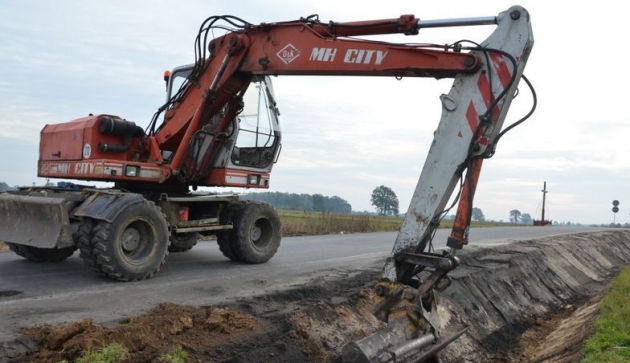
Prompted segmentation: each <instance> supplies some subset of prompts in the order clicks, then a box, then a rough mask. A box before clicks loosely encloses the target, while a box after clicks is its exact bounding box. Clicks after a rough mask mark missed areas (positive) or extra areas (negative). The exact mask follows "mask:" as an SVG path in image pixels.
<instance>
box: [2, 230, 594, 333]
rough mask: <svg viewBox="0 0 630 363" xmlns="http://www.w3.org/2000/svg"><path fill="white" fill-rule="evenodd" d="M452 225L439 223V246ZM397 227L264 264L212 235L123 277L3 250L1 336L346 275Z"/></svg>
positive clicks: (371, 263) (483, 238)
mask: <svg viewBox="0 0 630 363" xmlns="http://www.w3.org/2000/svg"><path fill="white" fill-rule="evenodd" d="M601 229H602V228H561V227H501V228H480V229H475V230H473V231H471V234H470V244H471V245H474V244H478V245H481V244H484V245H487V244H497V243H509V242H512V241H516V240H523V239H532V238H538V237H545V236H551V235H558V234H567V233H578V232H585V231H592V230H601ZM449 232H450V230H447V229H440V230H438V232H437V234H436V237H435V239H434V244H435V246H436V248H437V249H440V248H441V247H444V246H445V242H446V237H447V236H448V233H449ZM395 238H396V233H395V232H383V233H367V234H348V235H329V236H312V237H311V236H309V237H291V238H284V239H283V241H282V245H281V247H280V250H279V251H278V253H277V254H276V256H274V258H273V259H272V260H271V261H269V262H268V263H266V264H263V265H248V264H241V263H234V262H231V261H229V260H227V259H226V258H225V257H223V255H222V254H221V252H220V251H219V248H218V247H217V245H216V243H214V242H207V243H200V244H198V245H197V246H196V247H195V248H194V249H193V250H192V251H189V252H185V253H175V254H171V255H169V256H168V259H167V261H166V264H165V266H164V267H163V269H162V270H161V271H160V273H158V274H157V275H156V276H155V277H154V278H152V279H150V280H147V281H140V282H130V283H122V282H116V281H112V280H109V279H107V278H104V277H101V276H98V275H96V274H95V273H93V272H91V271H90V270H89V269H88V268H87V267H85V266H84V265H83V261H81V259H80V258H79V257H78V253H75V255H74V256H72V257H71V258H69V259H68V260H66V261H64V262H61V263H53V264H50V263H46V264H41V263H33V262H30V261H27V260H24V259H22V258H20V257H18V256H16V255H15V254H13V253H10V252H8V253H0V342H2V341H7V340H11V339H13V334H14V331H15V329H16V328H18V327H23V326H32V325H39V324H43V323H50V324H57V323H62V322H70V321H78V320H81V319H84V318H93V319H94V320H95V321H96V322H99V323H107V322H115V321H120V320H121V319H124V318H127V317H131V316H135V315H138V314H140V313H142V312H144V311H146V310H148V309H150V308H152V307H154V306H155V305H157V304H159V303H161V302H173V303H179V304H187V305H195V306H202V305H212V304H220V303H225V302H228V301H230V300H233V299H235V298H239V297H245V296H252V295H256V294H262V293H267V292H272V291H276V290H281V289H286V288H289V287H292V286H298V285H303V284H308V283H309V282H313V281H315V280H317V281H320V280H321V279H322V278H323V279H333V278H339V277H343V276H346V275H347V274H348V273H349V272H351V271H356V270H358V269H379V268H380V267H381V266H382V264H383V262H384V259H385V258H386V257H387V255H388V254H389V252H390V251H391V248H392V245H393V243H394V240H395Z"/></svg>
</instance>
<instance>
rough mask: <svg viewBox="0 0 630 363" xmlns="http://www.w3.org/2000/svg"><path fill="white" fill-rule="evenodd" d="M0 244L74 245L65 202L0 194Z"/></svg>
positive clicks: (42, 197) (57, 246)
mask: <svg viewBox="0 0 630 363" xmlns="http://www.w3.org/2000/svg"><path fill="white" fill-rule="evenodd" d="M0 216H2V217H1V218H0V240H1V241H4V242H12V243H17V244H22V245H27V246H33V247H39V248H63V247H70V246H72V245H73V243H74V242H73V241H72V233H71V231H70V220H69V218H68V210H67V208H66V200H65V199H62V198H50V197H44V196H27V195H17V194H10V193H0Z"/></svg>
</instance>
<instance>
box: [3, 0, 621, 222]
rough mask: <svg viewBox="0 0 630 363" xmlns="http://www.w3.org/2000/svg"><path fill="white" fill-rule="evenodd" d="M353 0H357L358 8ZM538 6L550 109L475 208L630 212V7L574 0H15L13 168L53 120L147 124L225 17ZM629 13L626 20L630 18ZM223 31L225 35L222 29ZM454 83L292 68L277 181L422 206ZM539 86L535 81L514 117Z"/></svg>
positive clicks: (10, 59) (7, 138) (595, 218)
mask: <svg viewBox="0 0 630 363" xmlns="http://www.w3.org/2000/svg"><path fill="white" fill-rule="evenodd" d="M346 4H347V5H346ZM514 4H519V5H522V6H524V7H525V8H526V9H527V10H528V11H529V12H530V15H531V19H532V27H533V32H534V38H535V45H534V49H533V51H532V54H531V56H530V60H529V63H528V65H527V67H526V69H525V74H526V75H527V77H528V78H529V79H530V80H531V81H532V83H533V84H534V87H535V89H536V92H537V94H538V99H539V104H538V109H537V111H536V113H535V114H534V115H533V116H532V118H530V120H529V121H527V122H526V123H524V124H523V125H521V126H519V127H517V128H516V129H514V130H513V131H512V132H510V133H508V134H507V135H506V136H505V137H504V138H503V139H502V140H501V143H500V145H499V148H498V150H497V154H496V155H495V156H494V157H493V158H492V159H490V160H487V161H486V162H485V163H484V169H483V171H482V174H481V179H480V183H479V187H478V192H477V197H476V199H475V206H476V207H479V208H481V209H482V211H483V212H484V214H485V216H486V218H487V219H494V220H507V219H508V218H509V212H510V210H512V209H518V210H520V211H521V212H522V213H529V214H530V215H532V217H534V218H539V217H540V212H541V201H542V193H541V192H540V190H541V189H542V185H543V182H544V181H547V188H548V190H549V194H548V199H547V200H548V205H547V211H546V216H547V217H548V218H550V219H553V220H557V221H571V222H581V223H610V222H612V221H613V213H612V211H611V208H612V201H613V200H614V199H617V200H619V201H620V202H621V204H620V206H619V207H620V212H619V213H617V216H616V221H617V222H621V223H625V222H629V221H630V190H629V187H628V186H629V185H630V159H629V157H630V153H629V151H630V142H629V141H628V138H629V137H630V122H629V121H630V120H629V118H630V117H629V116H628V110H626V109H625V108H624V107H625V105H626V102H628V101H627V97H628V91H627V87H628V85H629V84H630V83H629V82H628V81H629V80H630V77H629V76H628V71H627V65H626V63H623V62H624V61H623V59H625V57H624V56H622V55H621V54H623V52H624V50H623V49H624V47H625V46H626V44H625V36H626V35H627V34H628V33H629V31H630V26H629V25H628V21H627V14H628V13H629V10H630V5H628V3H625V2H622V1H612V0H601V1H598V2H597V3H596V4H597V5H596V6H595V5H593V4H592V3H591V4H590V5H589V6H586V4H585V3H576V2H570V1H540V0H535V1H534V0H522V1H520V2H518V3H517V2H513V1H500V0H495V1H492V0H488V1H470V0H465V1H459V0H458V1H454V0H451V1H430V2H429V1H418V0H416V1H371V0H363V1H360V2H359V1H351V2H350V1H348V2H341V1H338V0H337V1H328V0H314V1H289V0H286V1H281V0H273V1H213V0H205V1H156V0H153V1H135V0H124V1H117V0H109V1H86V0H76V1H70V0H64V1H58V2H57V1H43V0H41V1H24V0H4V1H2V5H1V12H2V15H3V16H2V18H3V21H2V22H0V67H1V69H2V76H1V77H0V151H1V152H2V155H1V156H0V181H4V182H6V183H8V184H9V185H30V184H31V183H33V182H36V183H38V184H42V183H43V182H45V180H43V179H37V177H36V166H37V156H38V142H39V132H40V130H41V128H42V127H43V126H44V125H45V124H47V123H59V122H64V121H70V120H72V119H75V118H78V117H83V116H86V115H87V114H89V113H94V114H99V113H109V114H115V115H119V116H121V117H124V118H126V119H128V120H133V121H135V122H136V123H137V124H139V125H141V126H143V127H144V126H146V125H147V124H148V122H149V120H150V118H151V116H152V115H153V113H154V112H155V110H156V109H157V107H159V106H160V105H161V104H162V103H163V101H164V97H165V93H164V82H163V79H162V73H163V71H164V70H166V69H171V68H173V67H175V66H178V65H182V64H188V63H191V62H192V61H193V60H194V52H193V42H194V38H195V36H196V34H197V31H198V29H199V25H200V24H201V22H202V21H203V20H204V19H205V18H207V17H208V16H211V15H235V16H238V17H241V18H243V19H245V20H247V21H249V22H251V23H261V22H275V21H284V20H294V19H297V18H299V17H305V16H308V15H311V14H319V16H320V19H321V20H323V21H328V20H334V21H355V20H370V19H382V18H394V17H398V16H399V15H402V14H414V15H415V16H416V17H419V18H421V19H426V20H429V19H443V18H458V17H476V16H494V15H497V14H498V13H499V12H501V11H504V10H506V9H508V8H509V7H510V6H511V5H514ZM624 24H625V25H624ZM493 30H494V27H493V26H484V27H474V28H471V27H466V28H452V29H442V30H431V29H427V30H422V31H421V32H420V35H419V36H416V37H403V36H390V37H386V38H379V39H387V40H391V41H396V42H402V41H407V42H416V43H419V42H432V43H440V44H442V43H453V42H454V41H457V40H460V39H471V40H475V41H479V42H481V41H483V40H484V39H485V38H486V37H487V36H488V35H489V34H490V33H491V32H492V31H493ZM217 35H221V34H217ZM450 85H451V81H450V80H441V81H436V80H433V79H411V78H409V79H404V80H402V81H397V80H395V79H390V78H382V79H381V78H347V77H279V78H275V79H274V89H275V91H276V97H277V101H278V106H279V108H280V111H281V123H282V128H283V148H282V154H281V156H280V160H279V162H278V164H277V165H276V166H275V168H274V171H273V173H272V178H271V185H272V187H271V191H280V192H290V193H321V194H324V195H329V196H332V195H337V196H339V197H341V198H344V199H346V200H348V201H349V202H350V204H352V207H353V209H354V210H357V211H362V210H370V211H372V210H374V208H373V207H372V206H371V205H370V194H371V192H372V190H373V189H374V188H375V187H377V186H379V185H381V184H383V185H386V186H388V187H390V188H392V189H393V190H394V192H395V193H396V194H397V195H398V197H399V200H400V204H401V208H400V209H401V211H406V209H407V205H408V203H409V201H410V198H411V195H412V193H413V190H414V188H415V185H416V182H417V179H418V176H419V175H420V170H421V168H422V165H423V163H424V159H425V156H426V153H427V151H428V148H429V144H430V142H431V140H432V133H433V131H434V130H435V128H436V127H437V124H438V121H439V117H440V114H441V108H440V101H439V96H440V94H442V93H448V91H449V89H450ZM530 106H531V97H530V96H529V95H528V91H527V89H526V88H525V86H524V83H521V93H520V95H519V97H517V98H516V99H515V101H514V103H513V106H512V108H511V109H510V113H509V114H508V117H507V119H506V123H505V124H506V125H508V124H510V123H511V122H514V121H515V120H517V119H519V118H520V117H521V116H522V115H524V114H525V113H526V112H527V111H528V110H529V107H530Z"/></svg>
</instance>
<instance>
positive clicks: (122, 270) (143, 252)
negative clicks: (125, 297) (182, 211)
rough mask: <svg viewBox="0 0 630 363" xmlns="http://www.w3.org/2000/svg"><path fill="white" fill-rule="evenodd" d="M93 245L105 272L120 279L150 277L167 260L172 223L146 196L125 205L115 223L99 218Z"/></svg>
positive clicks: (100, 267)
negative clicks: (136, 201) (169, 228)
mask: <svg viewBox="0 0 630 363" xmlns="http://www.w3.org/2000/svg"><path fill="white" fill-rule="evenodd" d="M92 246H93V250H92V253H93V254H94V256H96V265H97V268H98V270H99V271H100V272H101V273H103V274H105V275H107V276H108V277H110V278H112V279H116V280H119V281H137V280H144V279H148V278H150V277H152V276H153V275H155V274H156V273H157V272H158V271H159V270H160V268H162V265H164V262H165V261H166V256H167V255H168V247H169V232H168V224H167V223H166V218H165V217H164V215H163V214H162V212H161V211H160V210H159V209H158V208H157V207H156V206H155V204H153V203H152V202H149V201H147V200H143V201H142V202H140V203H137V204H132V205H131V206H128V207H127V208H125V209H124V210H123V211H122V212H121V213H120V214H119V215H118V216H116V217H115V218H114V220H113V221H112V223H108V222H107V221H98V223H97V224H96V226H95V227H94V237H93V239H92Z"/></svg>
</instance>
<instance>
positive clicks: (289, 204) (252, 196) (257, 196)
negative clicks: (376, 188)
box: [241, 192, 352, 213]
mask: <svg viewBox="0 0 630 363" xmlns="http://www.w3.org/2000/svg"><path fill="white" fill-rule="evenodd" d="M241 197H242V198H243V199H249V200H256V201H260V202H267V203H270V204H271V205H273V206H274V207H276V208H278V209H287V210H299V211H306V212H332V213H350V212H352V206H351V205H350V203H348V201H346V200H345V199H342V198H340V197H338V196H332V197H328V196H324V195H322V194H295V193H282V192H260V193H248V194H242V195H241Z"/></svg>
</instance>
